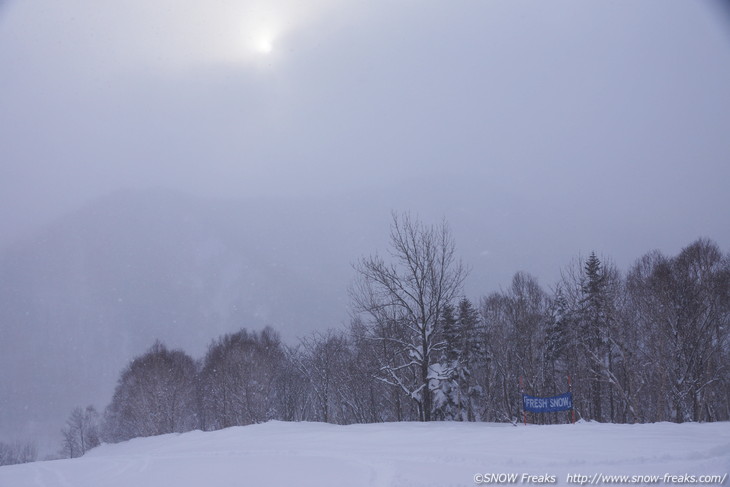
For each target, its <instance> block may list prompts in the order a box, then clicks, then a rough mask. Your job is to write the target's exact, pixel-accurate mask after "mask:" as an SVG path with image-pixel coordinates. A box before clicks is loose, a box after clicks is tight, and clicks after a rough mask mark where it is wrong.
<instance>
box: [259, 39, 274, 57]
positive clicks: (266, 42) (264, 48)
mask: <svg viewBox="0 0 730 487" xmlns="http://www.w3.org/2000/svg"><path fill="white" fill-rule="evenodd" d="M273 49H274V44H273V43H272V42H271V39H261V40H259V42H258V43H257V45H256V50H257V51H258V52H260V53H261V54H269V53H270V52H271V51H272V50H273Z"/></svg>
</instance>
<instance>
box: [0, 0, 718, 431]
mask: <svg viewBox="0 0 730 487" xmlns="http://www.w3.org/2000/svg"><path fill="white" fill-rule="evenodd" d="M720 5H721V2H719V1H716V2H712V1H703V0H641V1H638V0H612V1H608V0H605V1H603V0H591V1H586V0H551V1H544V0H531V1H522V0H448V1H446V0H418V1H414V0H387V1H386V0H367V1H364V0H363V1H360V0H358V1H346V0H306V1H305V0H207V1H205V2H200V1H193V0H125V1H123V2H120V1H116V2H113V1H109V0H65V1H63V2H60V1H57V0H0V250H2V247H3V246H5V245H7V244H9V243H11V242H13V241H16V240H17V239H18V238H19V237H23V236H26V235H31V234H32V232H35V231H37V229H38V228H39V227H40V226H41V225H43V224H45V223H47V222H50V221H51V220H53V219H54V218H55V217H57V216H59V215H61V214H63V213H67V212H71V211H74V210H75V209H76V208H78V207H81V206H82V205H85V204H87V203H88V202H90V201H92V200H93V199H95V198H99V197H102V196H104V195H106V194H108V193H110V192H112V191H114V190H117V189H125V188H132V189H137V188H141V189H145V188H166V189H172V190H177V191H184V192H190V193H193V194H196V195H198V196H204V197H224V198H246V197H257V198H260V197H267V198H274V199H281V198H285V197H286V198H318V199H319V200H320V204H322V203H321V202H322V201H324V202H325V203H324V204H325V205H330V207H338V208H339V207H342V208H357V211H355V210H353V211H352V217H351V218H349V216H348V215H349V213H346V217H347V218H349V221H348V223H352V222H353V221H354V222H355V224H354V225H351V226H347V225H342V228H344V229H345V230H343V229H342V228H340V230H341V231H342V232H347V239H348V241H347V242H346V241H345V240H344V239H343V240H340V241H337V242H334V243H333V242H327V243H328V245H329V246H326V249H333V250H328V252H327V255H326V257H324V258H326V259H327V260H328V261H331V262H327V263H326V264H328V265H323V263H322V259H323V258H322V257H321V254H322V251H321V250H322V248H324V247H323V246H322V245H320V244H319V242H321V241H323V240H319V238H320V237H321V235H319V234H326V233H327V232H328V230H329V229H328V227H327V225H326V224H322V223H321V222H320V224H319V226H318V227H316V228H317V229H318V230H316V231H317V232H318V233H317V234H316V235H314V236H312V235H309V239H308V240H307V239H306V238H304V239H295V238H287V237H284V238H281V240H286V241H285V242H271V243H272V248H273V250H272V252H278V250H277V249H279V248H281V249H283V250H281V253H282V254H290V255H288V256H283V260H286V258H289V259H290V260H291V259H294V260H297V259H299V260H301V261H306V262H307V263H308V264H309V265H310V266H311V267H312V269H314V271H313V273H314V274H316V271H321V272H322V275H325V274H327V273H326V272H324V271H323V269H328V270H332V272H331V273H330V274H331V275H332V276H339V277H337V278H338V279H339V278H340V277H341V278H342V284H337V283H327V285H325V284H322V285H317V286H312V287H313V288H317V287H322V288H327V289H325V290H330V291H333V294H336V293H334V291H338V292H340V293H341V294H342V296H343V297H342V302H341V303H340V304H341V307H342V309H341V310H340V311H341V312H342V315H343V316H345V315H346V308H347V303H346V302H345V297H344V294H345V291H344V289H345V287H346V284H345V283H344V281H345V280H346V278H347V276H349V275H350V273H351V272H352V270H351V268H350V267H349V265H350V262H352V261H354V260H356V259H357V258H358V257H359V254H358V252H369V251H380V252H382V251H383V248H382V247H378V246H377V245H371V242H378V241H381V242H382V241H384V240H385V238H383V239H379V234H378V232H377V230H373V228H375V226H377V225H375V224H373V222H375V221H380V220H381V219H382V236H383V237H385V236H386V235H387V226H388V223H389V221H388V218H389V209H390V207H392V208H393V209H395V210H408V209H413V210H415V211H418V212H422V213H424V214H426V216H427V219H428V220H429V222H431V221H433V219H434V218H435V219H438V218H440V217H442V216H445V217H447V218H448V220H449V222H450V223H451V224H452V228H453V230H454V235H455V239H456V243H457V248H458V251H459V254H460V256H462V257H463V258H464V260H465V262H466V263H467V265H469V266H471V267H472V268H473V272H472V275H471V276H470V278H469V281H468V283H467V292H468V294H469V295H470V296H471V297H473V298H478V297H479V296H483V295H485V294H486V293H488V292H490V291H493V290H496V289H497V288H498V286H508V285H509V279H510V277H511V275H512V273H514V272H516V271H520V270H524V271H528V272H531V273H533V274H535V275H536V276H537V277H538V278H539V279H540V280H541V283H542V284H543V285H544V286H545V287H546V288H549V286H550V285H551V284H554V283H555V281H556V277H557V276H558V275H559V272H560V269H561V268H562V267H563V266H565V265H567V264H568V263H569V262H570V259H571V258H574V257H576V256H577V255H578V254H580V253H582V254H583V255H586V254H587V253H588V252H590V251H591V250H596V251H597V252H598V253H599V254H606V255H608V256H609V257H611V258H613V259H614V261H615V262H616V263H617V264H618V266H619V267H620V268H622V269H627V268H628V266H629V265H630V264H631V263H632V262H633V261H634V260H635V259H636V258H638V257H640V256H641V255H642V254H643V253H645V252H647V251H650V250H652V249H655V248H658V249H659V250H662V251H664V252H665V253H667V254H669V255H674V254H676V253H677V252H679V250H680V249H681V248H682V247H683V246H686V245H688V244H690V243H691V242H692V241H693V240H695V239H696V238H698V237H709V238H712V239H714V240H716V241H717V243H718V244H719V245H720V247H721V248H722V249H723V250H725V251H728V250H730V212H729V211H728V208H730V191H728V189H729V188H728V187H729V185H730V130H729V129H730V28H729V27H728V26H729V25H730V23H729V22H728V20H730V15H729V12H730V9H729V8H727V7H726V8H725V9H723V8H720ZM725 5H726V6H727V2H725ZM345 197H347V198H353V199H352V200H350V201H349V203H348V205H349V206H348V205H345V204H343V201H344V199H343V198H345ZM259 201H260V200H259ZM269 201H271V200H269ZM353 201H354V203H353ZM330 202H331V203H330ZM243 206H245V205H243ZM249 206H250V205H249ZM272 206H274V205H273V204H272ZM280 207H281V206H280ZM283 207H284V208H287V207H286V205H284V206H283ZM310 207H316V206H308V205H306V204H301V208H310ZM285 211H287V210H285ZM344 211H346V212H347V211H349V210H344ZM334 213H336V212H333V214H334ZM253 214H254V215H256V216H259V217H261V218H264V219H265V218H266V215H263V216H261V215H258V214H257V213H256V210H254V213H253ZM272 214H276V212H274V213H272ZM323 214H325V215H326V214H327V212H323ZM381 215H382V216H381ZM315 216H316V215H315ZM292 218H294V217H292ZM292 218H289V219H286V218H284V219H283V220H286V221H285V222H282V218H281V214H279V217H277V218H272V220H276V221H272V222H271V223H270V225H271V227H272V228H273V227H277V226H278V227H282V226H286V225H290V226H292V227H295V226H296V225H295V224H291V220H292ZM323 218H327V217H326V216H325V217H323ZM301 220H302V221H305V220H306V219H305V218H302V219H301ZM287 222H288V223H287ZM297 223H298V222H297ZM325 223H327V222H325ZM111 224H112V225H114V222H112V223H111ZM267 225H269V223H268V222H267ZM102 227H104V225H102ZM130 227H132V225H130ZM105 228H107V229H108V226H107V227H105ZM115 228H116V227H115ZM323 229H324V230H323ZM92 231H93V229H92ZM103 231H104V230H103V229H101V230H98V232H103ZM122 231H124V229H123V228H122ZM310 231H311V230H310ZM296 232H297V230H296V229H290V232H270V234H271V235H290V234H292V233H296ZM303 232H304V230H303V231H302V233H303ZM110 233H114V232H110ZM358 233H363V234H365V235H364V238H362V239H361V238H359V236H358V235H357V234H358ZM297 236H299V235H297ZM265 237H266V236H264V238H265ZM325 237H326V235H325ZM325 237H322V238H325ZM91 240H94V241H101V242H103V241H104V240H103V239H98V238H97V239H91ZM302 242H304V243H306V242H309V244H310V247H311V248H314V249H316V250H319V254H317V252H310V253H306V252H304V250H302V249H310V250H311V248H310V247H306V245H304V244H303V243H302ZM348 242H349V243H348ZM348 245H349V246H348ZM28 247H29V248H31V250H32V246H28ZM43 248H45V247H43ZM270 250H271V249H270ZM300 250H301V251H302V253H298V251H300ZM305 254H306V255H305ZM313 254H317V255H320V259H319V260H318V261H317V260H316V259H312V255H313ZM8 255H10V254H8ZM29 255H31V258H33V257H32V256H33V255H34V254H32V252H31V254H29ZM113 258H114V257H112V259H113ZM307 259H310V260H307ZM40 262H41V263H42V262H44V261H42V260H41V261H40ZM35 264H36V266H37V265H40V264H38V262H36V263H35ZM292 265H293V264H292ZM31 267H32V266H31ZM41 271H42V270H41ZM20 275H23V271H22V270H21V271H20ZM328 275H329V274H328ZM41 276H43V273H42V272H41ZM343 276H344V277H343ZM82 277H83V276H82ZM244 277H245V276H244ZM264 277H265V276H264ZM333 278H334V277H333ZM29 282H36V281H32V280H31V281H29ZM307 282H309V281H307ZM63 284H64V285H65V284H66V283H65V281H64V283H63ZM132 285H133V283H130V286H132ZM6 286H7V288H8V289H10V291H11V295H12V291H13V290H14V288H13V286H14V284H13V283H12V282H10V281H8V282H7V283H6ZM328 286H329V287H328ZM332 287H335V288H337V289H335V290H332V289H330V288H332ZM340 288H341V289H340ZM315 291H319V289H315ZM32 292H33V290H32V289H31V290H30V293H31V294H32ZM262 292H267V293H268V292H269V291H268V290H264V291H262ZM61 294H63V293H61ZM272 294H275V293H273V292H272ZM325 294H326V293H325ZM300 298H301V296H300ZM337 302H339V301H337ZM64 305H67V307H68V308H69V309H70V310H71V311H73V312H75V311H76V310H75V309H74V307H75V306H76V303H64ZM182 309H184V308H182ZM34 311H38V310H34ZM40 311H42V310H40ZM82 311H83V310H82ZM296 311H299V310H296ZM26 314H27V313H26ZM310 318H311V317H310ZM313 319H316V317H314V318H313ZM49 323H50V322H49ZM82 324H83V323H79V326H81V325H82ZM142 325H144V323H142V324H141V325H140V326H142ZM295 325H297V323H294V324H292V325H291V326H295ZM334 325H335V323H329V322H328V323H326V325H325V326H326V327H329V326H334ZM0 326H3V323H0ZM6 327H7V328H12V327H11V326H10V324H7V323H6ZM38 330H40V331H38ZM38 330H36V333H40V334H42V335H43V336H45V332H44V331H43V330H44V328H42V327H39V328H38ZM289 331H290V335H292V334H293V332H292V328H290V330H289ZM294 331H297V332H299V331H300V330H298V329H296V330H294ZM64 333H65V331H64ZM48 336H49V337H50V336H53V335H50V334H49V335H48ZM90 336H91V335H90ZM294 336H296V335H294ZM70 338H71V340H70V341H71V342H73V338H74V337H70ZM209 338H211V339H212V338H213V334H212V333H211V335H210V337H209ZM67 341H68V340H67ZM82 341H83V340H82ZM173 343H174V341H173ZM34 346H35V344H34ZM200 346H201V347H202V346H203V345H202V344H200ZM9 347H13V345H9ZM41 350H42V349H41ZM120 353H121V352H120ZM103 358H105V357H103ZM92 359H93V360H99V361H101V360H102V358H99V357H95V358H94V357H89V360H92ZM116 359H117V360H119V361H124V360H127V359H128V357H126V356H125V357H117V358H116ZM28 360H31V361H34V360H35V359H34V358H28ZM48 362H49V363H47V364H45V365H44V364H38V365H37V367H36V368H35V369H33V370H35V371H36V372H34V373H37V375H36V376H31V375H28V376H20V375H19V376H18V378H17V380H13V379H12V378H11V381H10V386H12V387H11V389H13V387H14V386H15V385H25V384H30V385H33V386H34V387H35V386H36V385H37V389H38V391H37V392H36V394H37V396H27V397H42V398H45V397H46V396H45V394H46V392H45V391H44V390H41V389H42V387H41V385H40V382H38V381H36V379H35V377H42V373H43V372H42V371H43V367H44V366H45V367H53V368H56V364H55V363H53V362H52V361H51V360H49V361H48ZM84 370H86V369H84ZM89 370H92V371H95V370H97V369H96V368H94V367H89ZM38 371H41V372H38ZM57 372H58V373H61V372H62V371H60V369H59V371H57ZM11 373H12V372H11ZM19 373H20V372H19ZM114 373H116V370H115V371H114ZM29 374H30V373H29ZM77 379H78V378H77ZM102 379H103V380H104V384H105V385H104V387H105V388H106V389H104V390H106V391H107V392H108V390H109V389H110V388H111V387H112V386H113V381H111V380H107V379H104V378H99V377H96V378H95V379H93V380H94V381H96V382H95V383H96V385H97V386H99V387H101V381H102ZM34 381H36V382H38V383H36V382H34ZM90 381H91V380H90ZM6 382H7V381H6ZM56 382H57V383H62V381H56ZM0 385H2V384H0ZM56 385H58V384H56ZM13 390H14V389H13ZM107 395H108V393H107ZM5 396H6V397H5V398H6V400H7V398H8V397H9V396H12V395H8V394H5ZM98 396H99V397H101V395H99V394H98ZM51 397H53V396H51ZM99 397H95V398H94V397H90V398H87V399H81V398H76V397H74V398H71V399H69V398H66V399H64V400H66V401H67V402H68V404H67V403H65V402H57V403H55V404H57V405H58V406H48V407H49V408H50V407H55V408H56V413H57V415H59V416H58V417H55V418H50V416H49V418H46V420H47V421H48V422H49V423H48V425H47V426H48V427H47V428H46V427H45V426H44V428H46V430H44V431H47V432H50V433H48V435H49V438H51V440H49V441H50V442H51V443H53V444H55V442H56V441H58V430H59V428H60V426H59V425H60V424H61V417H62V416H61V415H64V414H66V412H67V411H68V410H70V406H69V404H75V403H77V401H81V402H80V403H86V402H87V401H89V402H92V401H93V402H97V401H103V400H104V399H103V398H99ZM105 397H106V396H105ZM11 399H13V400H15V398H14V397H11ZM62 399H63V398H61V397H60V396H59V397H56V399H53V400H57V401H62ZM23 400H25V399H23V397H20V398H19V399H17V400H15V403H14V407H16V408H20V409H18V411H21V412H20V413H18V414H16V415H14V413H12V411H11V412H10V413H8V414H6V416H10V417H13V418H14V419H13V420H12V422H13V424H12V425H7V424H6V425H5V427H8V426H16V427H18V428H20V427H26V426H27V425H28V424H30V426H27V428H31V429H32V427H33V423H32V421H31V422H30V423H27V422H28V421H29V419H28V417H29V416H30V414H31V413H25V412H22V411H23V410H22V406H23V403H22V401H23ZM18 401H20V402H18ZM71 401H73V402H71ZM36 402H38V403H39V404H40V403H42V404H45V403H46V402H47V401H45V400H38V401H36ZM97 406H99V407H103V406H104V404H103V403H102V402H99V403H98V404H97ZM26 409H27V408H26ZM7 422H11V421H7ZM16 423H17V424H16ZM24 425H25V426H24ZM0 426H3V425H0ZM27 428H26V429H27ZM39 428H40V427H37V428H36V429H39ZM28 431H30V430H28ZM18 434H20V433H18ZM24 434H25V433H24Z"/></svg>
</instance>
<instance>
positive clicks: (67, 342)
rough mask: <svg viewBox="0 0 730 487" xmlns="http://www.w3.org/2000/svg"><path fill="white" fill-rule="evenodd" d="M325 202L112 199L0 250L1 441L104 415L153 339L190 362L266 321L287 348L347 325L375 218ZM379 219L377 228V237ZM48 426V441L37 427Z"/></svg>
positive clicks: (159, 196) (158, 194)
mask: <svg viewBox="0 0 730 487" xmlns="http://www.w3.org/2000/svg"><path fill="white" fill-rule="evenodd" d="M351 210H352V209H351V208H349V209H348V208H346V207H345V206H343V205H330V204H328V203H326V202H324V201H322V202H318V201H309V202H307V203H306V204H302V203H296V202H290V201H274V200H263V199H262V200H240V201H226V200H214V199H205V198H196V197H192V196H188V195H184V194H181V193H174V192H169V191H153V190H149V191H122V192H118V193H114V194H112V195H110V196H107V197H104V198H102V199H100V200H97V201H94V202H92V203H90V204H88V205H87V206H86V207H84V208H82V209H81V210H79V211H77V212H74V213H72V214H70V215H67V216H66V217H64V218H63V219H61V220H59V221H56V222H55V223H54V224H53V225H51V226H50V227H49V228H47V229H45V230H44V231H42V232H39V233H38V234H37V235H36V237H35V238H33V239H31V240H28V241H25V242H22V243H21V244H18V245H16V246H14V247H11V248H9V249H7V250H6V251H5V252H4V253H3V254H2V255H0V276H2V278H1V280H0V436H2V437H11V438H12V437H24V438H25V437H39V436H41V437H42V436H44V435H45V436H49V437H50V438H51V439H52V440H49V441H53V442H58V441H59V439H58V438H59V437H58V431H59V429H60V428H61V426H62V425H63V421H64V420H65V418H66V416H67V415H68V413H69V412H70V410H71V409H72V408H73V407H75V406H76V405H85V404H95V405H96V406H97V407H98V408H103V407H104V406H105V405H106V403H107V402H108V400H109V398H110V397H111V393H112V391H113V388H114V386H115V383H116V379H117V377H118V374H119V372H120V371H121V369H122V368H123V367H124V366H125V365H126V363H127V362H128V361H129V360H130V359H131V358H133V357H134V356H135V355H138V354H140V353H142V352H143V351H144V350H145V349H146V348H148V347H149V346H150V345H151V344H152V343H153V341H154V340H155V339H160V340H162V341H164V342H165V343H166V344H167V345H168V346H170V347H174V348H182V349H184V350H185V351H187V352H188V353H190V354H192V355H193V356H194V357H196V358H201V357H202V356H203V355H204V353H205V350H206V347H207V344H208V343H210V341H211V340H212V339H214V338H216V337H218V336H219V335H221V334H223V333H226V332H232V331H236V330H238V329H240V328H242V327H246V328H249V329H257V328H262V327H264V326H266V325H272V326H273V327H274V328H275V329H277V330H279V331H280V332H281V333H282V335H283V338H284V339H285V340H286V341H287V342H289V343H296V339H297V337H299V336H303V335H305V334H308V333H309V332H311V331H312V330H315V329H326V328H331V327H337V326H341V325H343V323H345V322H346V321H347V286H348V284H349V282H350V280H351V279H352V276H353V272H352V268H351V262H352V261H353V260H355V259H356V258H357V257H358V256H359V255H360V254H362V253H365V252H369V251H371V250H373V247H372V246H371V245H372V239H368V238H366V237H363V235H373V234H374V232H373V231H372V230H371V228H369V225H370V224H374V221H375V219H372V220H371V221H365V219H363V218H359V219H358V218H354V219H353V218H352V214H351V213H350V212H351ZM388 217H389V216H388V213H387V211H386V210H384V211H383V216H382V219H381V221H380V222H379V223H378V226H380V227H381V230H380V232H379V233H380V234H383V233H385V232H387V225H388ZM49 432H50V433H49Z"/></svg>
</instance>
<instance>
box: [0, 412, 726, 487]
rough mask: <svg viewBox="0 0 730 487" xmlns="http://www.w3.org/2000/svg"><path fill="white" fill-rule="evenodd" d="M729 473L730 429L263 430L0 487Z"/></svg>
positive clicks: (234, 431) (64, 463)
mask: <svg viewBox="0 0 730 487" xmlns="http://www.w3.org/2000/svg"><path fill="white" fill-rule="evenodd" d="M728 472H730V423H707V424H695V423H692V424H681V425H678V424H671V423H657V424H645V425H613V424H596V423H581V424H576V425H558V426H533V425H529V426H527V427H525V426H522V425H520V426H517V427H514V426H511V425H503V424H491V423H455V422H450V423H386V424H367V425H350V426H336V425H330V424H321V423H285V422H269V423H265V424H260V425H252V426H244V427H236V428H229V429H225V430H221V431H213V432H201V431H193V432H189V433H183V434H173V435H164V436H158V437H150V438H138V439H134V440H131V441H127V442H124V443H119V444H114V445H102V446H100V447H99V448H96V449H94V450H92V451H91V452H89V453H87V455H86V456H84V457H82V458H78V459H73V460H57V461H49V462H37V463H32V464H25V465H14V466H8V467H1V468H0V487H25V486H33V487H67V486H73V487H153V486H154V487H157V486H163V485H168V486H175V487H193V486H196V487H197V486H206V487H207V486H211V487H218V486H220V487H241V486H253V487H266V486H297V487H304V486H306V487H310V486H311V487H327V486H350V487H359V486H371V487H409V486H419V487H424V486H433V487H448V486H474V485H478V483H477V482H476V481H475V475H476V474H482V475H486V474H518V479H517V481H516V482H515V483H516V484H523V485H524V484H528V483H530V484H534V483H535V482H523V481H522V475H523V474H529V475H536V476H541V475H542V476H548V477H550V476H552V477H554V478H555V480H556V482H555V483H556V484H557V485H570V483H569V482H568V479H569V477H568V476H569V475H570V476H571V477H570V479H571V480H573V481H575V479H576V475H587V476H590V478H593V477H594V476H595V475H642V476H643V475H660V476H663V475H665V474H667V473H669V474H672V475H678V476H681V475H695V476H698V477H699V476H700V475H720V476H722V475H725V474H727V473H728ZM482 478H483V477H477V480H481V479H482ZM658 484H659V485H668V484H671V482H667V483H665V482H664V481H663V480H662V481H660V482H659V483H658ZM634 485H636V484H634ZM710 485H711V484H710ZM714 485H719V483H715V484H714ZM724 485H730V481H729V480H726V481H725V484H724Z"/></svg>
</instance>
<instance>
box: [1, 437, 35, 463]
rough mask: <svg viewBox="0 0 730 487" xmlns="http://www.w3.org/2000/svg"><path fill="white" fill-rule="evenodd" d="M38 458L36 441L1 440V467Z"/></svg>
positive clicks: (33, 460)
mask: <svg viewBox="0 0 730 487" xmlns="http://www.w3.org/2000/svg"><path fill="white" fill-rule="evenodd" d="M37 459H38V449H37V448H36V446H35V443H32V442H22V441H15V442H13V443H3V442H0V467H2V466H3V465H17V464H19V463H29V462H35V461H36V460H37Z"/></svg>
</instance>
